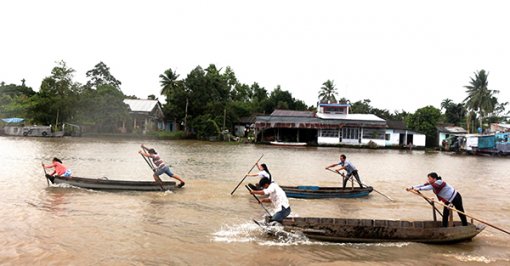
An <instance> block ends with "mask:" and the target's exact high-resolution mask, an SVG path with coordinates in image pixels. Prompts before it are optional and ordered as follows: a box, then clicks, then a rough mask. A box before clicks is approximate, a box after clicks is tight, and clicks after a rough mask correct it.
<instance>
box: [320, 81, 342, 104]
mask: <svg viewBox="0 0 510 266" xmlns="http://www.w3.org/2000/svg"><path fill="white" fill-rule="evenodd" d="M337 91H338V90H337V88H336V87H335V83H334V81H333V80H329V79H328V80H326V82H324V83H322V87H321V89H320V90H319V99H320V101H321V102H336V98H335V95H337V94H338V92H337Z"/></svg>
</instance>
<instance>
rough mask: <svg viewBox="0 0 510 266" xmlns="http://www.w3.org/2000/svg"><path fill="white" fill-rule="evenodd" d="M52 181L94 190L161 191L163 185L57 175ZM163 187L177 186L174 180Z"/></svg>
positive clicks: (164, 183) (169, 188) (150, 182)
mask: <svg viewBox="0 0 510 266" xmlns="http://www.w3.org/2000/svg"><path fill="white" fill-rule="evenodd" d="M50 181H51V182H52V183H53V184H67V185H71V186H74V187H80V188H86V189H94V190H117V191H161V187H160V186H159V185H158V184H157V183H156V182H154V181H124V180H108V179H93V178H82V177H63V176H55V177H54V178H53V180H50ZM163 188H164V189H165V190H173V189H175V188H176V183H175V182H173V181H167V182H163Z"/></svg>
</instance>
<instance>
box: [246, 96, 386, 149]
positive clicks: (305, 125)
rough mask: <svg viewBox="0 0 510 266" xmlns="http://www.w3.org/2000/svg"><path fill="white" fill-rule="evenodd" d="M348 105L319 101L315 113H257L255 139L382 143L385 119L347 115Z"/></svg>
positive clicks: (354, 143)
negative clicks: (260, 114) (264, 114)
mask: <svg viewBox="0 0 510 266" xmlns="http://www.w3.org/2000/svg"><path fill="white" fill-rule="evenodd" d="M350 106H351V105H350V104H345V103H319V104H318V106H317V110H318V112H317V113H314V112H310V111H289V110H275V111H274V112H273V113H272V114H271V115H269V116H257V118H256V121H255V132H256V136H257V141H263V142H268V141H282V142H307V143H316V144H319V145H321V144H323V145H354V146H359V145H367V144H369V143H375V144H377V146H382V147H384V146H385V133H386V121H385V120H384V119H382V118H379V117H377V116H376V115H373V114H350V113H349V108H350Z"/></svg>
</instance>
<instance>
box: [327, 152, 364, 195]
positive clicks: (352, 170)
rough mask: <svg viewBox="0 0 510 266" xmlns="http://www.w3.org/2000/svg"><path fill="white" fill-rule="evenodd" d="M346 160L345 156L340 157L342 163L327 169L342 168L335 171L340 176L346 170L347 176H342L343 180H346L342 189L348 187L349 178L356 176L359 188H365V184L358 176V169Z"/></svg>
mask: <svg viewBox="0 0 510 266" xmlns="http://www.w3.org/2000/svg"><path fill="white" fill-rule="evenodd" d="M345 159H347V157H346V156H345V154H342V155H340V162H339V163H334V164H332V165H329V166H327V167H326V169H329V168H331V167H335V166H341V167H340V168H338V169H334V170H335V171H336V172H337V173H339V174H340V171H341V170H345V171H346V172H347V175H346V176H343V175H342V176H343V179H344V180H343V186H342V187H343V188H345V185H347V181H349V178H350V177H351V176H354V177H355V178H356V181H358V184H359V187H360V188H363V184H362V183H361V180H360V178H359V175H358V169H356V166H354V165H353V164H352V163H351V162H349V161H346V160H345Z"/></svg>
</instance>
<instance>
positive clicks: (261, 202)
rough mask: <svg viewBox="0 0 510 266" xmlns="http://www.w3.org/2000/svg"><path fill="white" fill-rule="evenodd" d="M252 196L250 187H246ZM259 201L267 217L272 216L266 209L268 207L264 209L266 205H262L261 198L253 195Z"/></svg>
mask: <svg viewBox="0 0 510 266" xmlns="http://www.w3.org/2000/svg"><path fill="white" fill-rule="evenodd" d="M244 187H245V188H246V189H247V190H248V191H249V192H250V194H251V189H250V187H248V186H246V185H245V186H244ZM251 195H252V196H253V197H254V198H255V199H256V200H257V201H258V203H259V204H260V206H261V207H262V208H263V209H264V211H266V213H267V215H269V216H271V213H269V211H268V210H267V209H266V207H264V205H263V204H262V202H261V201H260V200H259V198H258V197H257V196H255V194H251Z"/></svg>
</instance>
